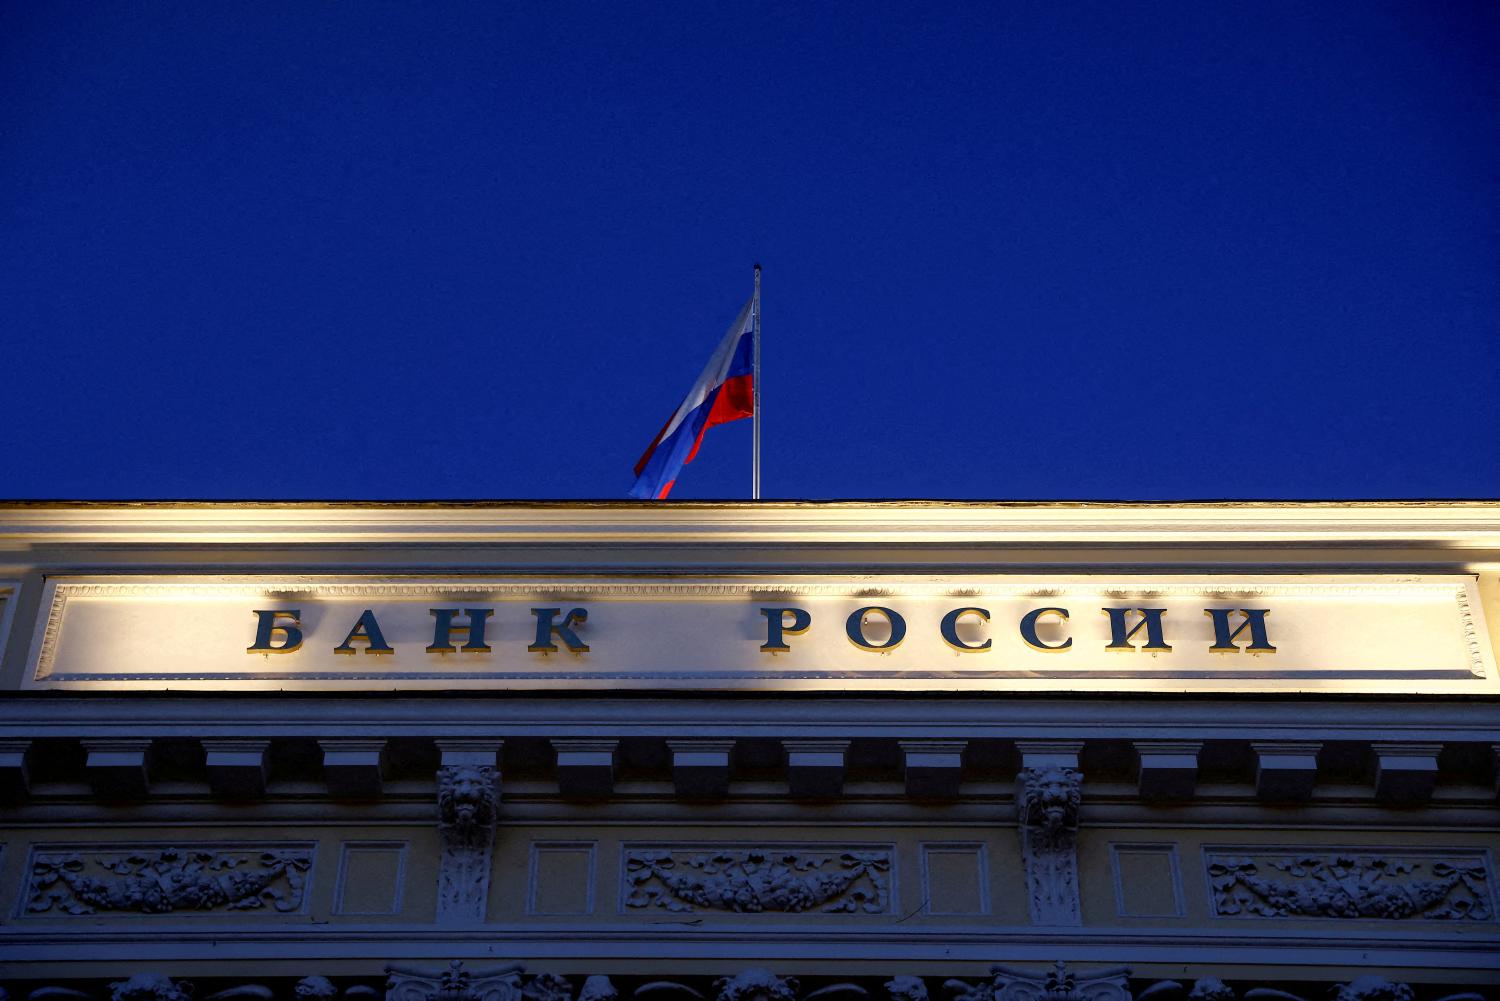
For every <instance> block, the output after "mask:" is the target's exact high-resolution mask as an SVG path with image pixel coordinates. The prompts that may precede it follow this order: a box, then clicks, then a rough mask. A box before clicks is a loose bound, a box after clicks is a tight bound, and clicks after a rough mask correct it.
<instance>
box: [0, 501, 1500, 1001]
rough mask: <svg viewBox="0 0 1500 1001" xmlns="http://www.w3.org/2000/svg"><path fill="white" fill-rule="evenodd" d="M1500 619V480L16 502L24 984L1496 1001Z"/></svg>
mask: <svg viewBox="0 0 1500 1001" xmlns="http://www.w3.org/2000/svg"><path fill="white" fill-rule="evenodd" d="M1497 624H1500V504H1483V503H1475V504H1464V503H1452V504H1442V503H1432V504H1428V503H1422V504H1416V503H1412V504H1405V503H1393V504H1301V505H1285V504H1222V505H1105V504H1013V505H995V504H940V503H918V502H913V503H892V504H778V503H755V504H716V505H691V504H681V505H677V504H674V505H647V504H529V505H528V504H509V505H482V504H474V505H464V504H340V505H327V504H264V505H256V504H248V505H245V504H222V505H221V504H134V505H132V504H12V505H3V506H0V644H3V648H0V649H3V656H0V689H3V691H4V701H3V703H0V794H3V797H4V799H3V803H0V915H3V919H0V986H4V987H5V988H6V989H7V990H8V992H9V995H10V997H11V998H14V999H17V1001H19V999H22V998H32V999H33V1001H60V999H62V998H64V997H66V998H68V999H72V1001H86V999H95V1001H106V999H111V998H113V999H114V1001H146V999H147V997H148V996H149V997H150V998H151V999H153V1001H183V999H185V998H186V997H188V996H189V994H190V993H191V994H192V996H194V997H196V998H197V999H199V1001H202V999H204V998H209V997H214V996H218V995H221V994H222V995H223V997H222V999H221V1001H229V999H230V998H239V999H244V1001H248V999H249V998H251V997H254V998H256V999H258V1001H267V999H270V998H282V997H285V998H288V999H290V998H292V997H293V996H297V997H300V998H302V999H305V1001H313V999H317V1001H323V999H325V998H348V999H349V1001H355V999H361V998H363V999H369V998H374V997H379V996H388V997H390V998H392V1001H437V999H439V998H444V999H447V1001H480V999H481V998H483V999H487V1001H520V999H521V998H523V997H525V998H530V999H533V1001H538V999H540V1001H608V999H609V998H611V997H614V998H619V999H621V1001H624V999H630V1001H668V997H667V996H668V995H672V996H674V997H675V1001H692V999H693V998H694V997H698V998H702V999H715V1001H751V999H763V1001H859V999H862V998H872V999H876V1001H885V999H886V998H890V999H891V1001H924V999H929V1001H948V999H950V998H953V999H962V1001H991V999H992V998H999V999H1000V1001H1012V999H1017V1001H1019V999H1022V998H1024V999H1026V1001H1031V999H1033V998H1041V997H1043V996H1046V997H1048V998H1050V999H1052V1001H1069V999H1072V998H1077V999H1080V1001H1081V999H1083V998H1085V997H1087V998H1090V999H1092V1001H1116V999H1124V998H1127V997H1132V996H1133V997H1152V998H1156V999H1159V1001H1175V999H1177V998H1179V997H1180V998H1187V997H1189V996H1190V995H1191V996H1193V997H1195V998H1197V999H1198V1001H1230V999H1231V998H1242V997H1248V1001H1255V999H1256V998H1261V999H1264V998H1267V997H1269V995H1265V994H1260V995H1248V993H1247V992H1251V991H1254V990H1257V989H1259V990H1262V991H1264V990H1266V989H1274V990H1278V991H1282V992H1284V993H1285V994H1291V995H1293V996H1295V997H1300V998H1305V999H1307V1001H1322V999H1324V998H1325V997H1327V996H1328V992H1329V991H1337V992H1340V993H1339V997H1340V999H1341V1001H1357V999H1363V1001H1380V999H1383V998H1386V997H1389V998H1391V999H1392V1001H1407V999H1414V1001H1436V999H1438V998H1441V997H1444V996H1447V995H1452V994H1459V993H1465V992H1469V993H1473V992H1478V993H1480V994H1481V995H1483V996H1486V997H1492V998H1500V994H1496V993H1494V992H1493V991H1491V990H1490V988H1489V985H1491V984H1493V983H1495V982H1496V981H1497V980H1500V914H1497V903H1500V901H1497V897H1496V885H1497V882H1500V877H1497V875H1496V871H1495V860H1494V854H1495V849H1496V847H1497V841H1500V838H1497V832H1500V804H1497V798H1496V797H1497V784H1496V756H1497V749H1500V676H1497V673H1496V662H1495V654H1494V650H1495V647H1496V637H1497ZM455 962H456V963H458V964H460V965H457V966H454V965H452V964H454V963H455ZM1059 963H1061V964H1064V965H1063V966H1061V967H1059V966H1058V965H1057V964H1059ZM992 968H993V969H992ZM1049 977H1050V978H1051V980H1050V982H1049V979H1048V978H1049ZM59 992H61V993H59ZM835 995H838V997H837V998H835ZM1283 1001H1285V999H1283Z"/></svg>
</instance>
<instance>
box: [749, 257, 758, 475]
mask: <svg viewBox="0 0 1500 1001" xmlns="http://www.w3.org/2000/svg"><path fill="white" fill-rule="evenodd" d="M750 331H751V333H750V339H751V341H753V342H754V344H755V362H754V365H755V367H754V371H753V374H752V375H751V378H750V385H751V388H752V390H753V396H754V399H753V401H752V402H751V404H750V405H751V406H752V407H753V408H754V410H755V413H754V414H753V415H752V420H751V423H752V424H753V425H754V427H755V432H754V438H755V459H754V461H753V462H752V464H751V480H752V484H751V488H750V499H751V500H760V265H759V264H757V265H756V266H755V295H754V296H753V297H752V298H751V300H750Z"/></svg>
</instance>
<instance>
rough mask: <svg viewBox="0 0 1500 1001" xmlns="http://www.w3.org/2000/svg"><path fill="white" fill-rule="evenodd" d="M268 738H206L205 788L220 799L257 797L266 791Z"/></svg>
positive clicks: (204, 745)
mask: <svg viewBox="0 0 1500 1001" xmlns="http://www.w3.org/2000/svg"><path fill="white" fill-rule="evenodd" d="M270 747H271V742H270V741H269V740H267V739H264V738H260V739H253V738H242V737H217V738H205V739H204V741H203V751H204V764H205V766H206V767H207V770H208V788H209V789H210V791H212V792H213V794H214V795H215V796H218V797H220V798H221V799H260V798H261V797H263V796H264V795H265V794H266V752H267V751H268V750H270Z"/></svg>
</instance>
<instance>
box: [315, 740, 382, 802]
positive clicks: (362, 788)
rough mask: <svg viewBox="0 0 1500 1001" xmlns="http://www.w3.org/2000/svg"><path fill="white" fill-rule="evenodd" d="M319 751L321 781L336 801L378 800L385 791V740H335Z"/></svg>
mask: <svg viewBox="0 0 1500 1001" xmlns="http://www.w3.org/2000/svg"><path fill="white" fill-rule="evenodd" d="M318 744H319V746H321V747H322V748H323V780H324V781H325V782H326V783H327V784H328V793H329V795H331V796H336V797H338V798H340V799H378V798H379V797H380V795H381V794H382V793H383V792H384V791H385V741H384V740H370V739H366V738H359V737H336V738H331V739H325V740H320V741H318Z"/></svg>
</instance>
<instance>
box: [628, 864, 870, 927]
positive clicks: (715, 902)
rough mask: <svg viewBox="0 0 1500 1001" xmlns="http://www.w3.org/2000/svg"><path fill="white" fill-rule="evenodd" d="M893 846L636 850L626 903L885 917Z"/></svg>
mask: <svg viewBox="0 0 1500 1001" xmlns="http://www.w3.org/2000/svg"><path fill="white" fill-rule="evenodd" d="M890 867H891V854H890V852H889V851H845V852H836V851H817V850H813V849H777V848H748V849H717V850H680V849H656V850H652V849H631V850H630V851H628V852H627V853H626V856H625V882H626V885H627V887H628V888H629V893H628V894H627V895H626V897H625V906H626V907H632V908H639V907H659V908H662V909H664V910H668V911H675V912H686V911H692V910H694V909H695V908H703V909H706V910H711V911H733V912H736V913H746V912H749V913H756V912H760V911H781V912H786V913H794V914H795V913H802V912H805V911H820V912H822V913H824V914H839V913H846V914H853V913H864V914H883V913H885V912H887V911H889V910H890V885H889V880H888V878H887V876H886V873H888V872H889V871H890Z"/></svg>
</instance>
